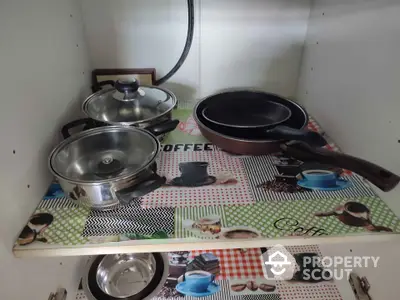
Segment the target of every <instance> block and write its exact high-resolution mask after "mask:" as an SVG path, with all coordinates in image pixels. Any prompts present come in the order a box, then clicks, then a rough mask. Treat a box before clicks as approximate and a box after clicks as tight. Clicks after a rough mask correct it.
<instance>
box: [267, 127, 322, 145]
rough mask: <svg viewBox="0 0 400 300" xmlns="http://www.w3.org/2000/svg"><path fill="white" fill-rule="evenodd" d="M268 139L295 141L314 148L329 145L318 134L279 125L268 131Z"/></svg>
mask: <svg viewBox="0 0 400 300" xmlns="http://www.w3.org/2000/svg"><path fill="white" fill-rule="evenodd" d="M267 133H268V137H270V138H271V139H277V140H281V139H284V140H295V141H302V142H306V143H308V144H310V145H312V146H316V147H322V146H325V145H326V144H327V142H326V140H325V139H324V137H323V136H322V135H320V134H319V133H318V132H314V131H309V130H302V129H295V128H291V127H288V126H283V125H278V126H275V127H274V128H272V129H269V130H268V131H267Z"/></svg>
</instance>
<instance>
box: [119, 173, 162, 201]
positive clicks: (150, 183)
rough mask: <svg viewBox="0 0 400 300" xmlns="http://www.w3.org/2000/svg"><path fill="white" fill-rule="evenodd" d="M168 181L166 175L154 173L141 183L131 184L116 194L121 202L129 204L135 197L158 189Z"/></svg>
mask: <svg viewBox="0 0 400 300" xmlns="http://www.w3.org/2000/svg"><path fill="white" fill-rule="evenodd" d="M166 181H167V179H166V178H165V177H161V176H158V175H157V174H153V175H152V176H150V178H148V179H147V180H146V181H144V182H142V183H139V184H134V185H133V186H130V187H128V188H126V189H123V190H120V191H117V192H116V193H115V194H116V196H117V198H118V200H119V201H120V202H121V204H123V205H128V204H129V203H131V201H132V200H134V199H135V198H139V197H143V196H145V195H147V194H149V193H151V192H152V191H154V190H156V189H158V188H159V187H161V186H162V185H163V184H165V182H166Z"/></svg>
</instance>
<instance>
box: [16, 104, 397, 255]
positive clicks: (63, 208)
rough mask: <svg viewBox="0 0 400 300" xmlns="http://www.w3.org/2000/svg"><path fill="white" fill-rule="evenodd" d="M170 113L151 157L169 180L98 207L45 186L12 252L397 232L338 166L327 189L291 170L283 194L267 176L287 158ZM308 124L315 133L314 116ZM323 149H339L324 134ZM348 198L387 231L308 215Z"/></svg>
mask: <svg viewBox="0 0 400 300" xmlns="http://www.w3.org/2000/svg"><path fill="white" fill-rule="evenodd" d="M175 117H177V118H179V119H180V120H181V123H180V125H179V128H178V129H177V130H175V131H174V132H173V133H171V134H170V135H169V136H168V138H167V139H166V140H165V141H164V143H163V151H162V153H161V154H160V156H159V158H158V172H159V173H160V174H163V175H164V176H166V177H167V179H168V182H169V184H168V185H166V186H164V187H162V188H160V189H158V190H157V191H155V192H153V193H152V194H150V195H148V196H146V197H144V198H142V199H141V200H140V201H137V202H135V203H132V204H131V205H129V206H123V207H120V208H118V209H115V210H113V211H107V212H101V211H91V210H89V209H86V208H82V207H79V206H78V205H76V204H75V203H72V201H70V200H69V199H67V198H65V197H64V195H63V194H62V192H60V191H58V192H57V186H56V185H53V186H52V189H51V191H49V192H48V194H47V195H46V197H44V199H43V200H42V201H41V202H40V204H39V206H38V207H37V209H36V211H35V212H34V214H33V216H32V217H31V219H30V220H29V221H28V224H27V226H26V227H25V232H24V234H25V236H24V238H20V239H18V240H17V242H16V244H15V246H14V249H13V252H14V255H15V256H16V257H28V256H78V255H96V254H111V253H123V252H124V253H128V252H165V251H175V250H176V251H180V250H200V249H201V250H208V249H229V248H256V247H267V246H272V245H276V244H282V245H310V244H330V243H344V242H382V241H389V240H399V235H397V234H395V233H398V232H400V221H399V219H398V217H397V216H396V215H395V214H394V213H393V212H392V211H391V210H390V208H389V207H388V206H387V205H386V204H385V202H384V201H382V200H381V199H380V198H379V197H378V196H377V195H376V194H375V192H374V191H373V190H372V189H371V187H370V186H369V185H368V184H367V183H366V182H365V181H364V180H363V179H362V178H361V177H359V176H358V175H356V174H354V173H351V172H348V171H345V172H344V173H343V175H342V178H343V179H344V180H347V181H348V182H349V183H350V184H349V187H348V188H345V189H341V190H336V191H330V192H328V191H311V190H307V189H299V188H296V187H297V181H296V178H295V177H293V178H294V179H293V178H292V179H291V181H290V183H285V184H286V185H290V186H291V188H287V189H285V190H286V192H282V191H277V190H279V189H280V187H275V185H274V184H272V183H273V181H274V180H275V178H276V177H275V176H276V175H279V173H278V168H277V166H276V165H277V164H278V165H281V164H283V163H287V162H288V159H289V158H284V157H281V156H275V157H273V156H269V155H268V156H260V157H247V156H233V155H231V154H228V153H225V152H223V151H221V150H220V149H217V148H216V147H215V146H213V145H211V144H209V143H208V142H207V141H206V140H205V139H204V138H203V137H202V136H201V135H199V132H198V130H197V128H196V126H195V123H194V120H193V119H192V118H191V111H190V110H178V111H175ZM310 128H311V129H313V130H317V131H320V132H322V130H321V128H320V127H319V125H318V124H317V123H316V122H315V121H314V120H312V121H311V123H310ZM327 138H328V137H327ZM328 140H329V138H328ZM328 148H330V149H332V150H338V148H337V146H336V145H335V144H334V143H333V142H331V141H330V143H329V145H328ZM191 161H203V162H208V169H207V170H208V174H209V177H208V178H207V180H205V181H203V182H202V183H201V184H199V185H202V186H199V187H178V186H177V185H182V184H181V182H184V178H182V177H181V172H180V170H179V163H181V162H191ZM296 163H299V162H293V161H292V162H291V164H296ZM177 178H178V179H179V180H178V179H177ZM293 180H295V182H294V183H293V182H292V181H293ZM265 182H269V184H265ZM293 186H294V188H293ZM289 190H290V191H291V193H289V192H288V191H289ZM349 202H350V204H349ZM354 202H356V203H357V205H358V206H359V207H364V208H365V209H366V210H369V211H370V218H371V223H372V224H374V225H375V226H382V227H386V228H387V230H391V232H389V231H386V232H374V231H371V230H373V226H365V227H361V226H358V227H357V226H351V225H357V224H354V223H352V221H351V220H347V219H346V218H343V217H341V216H335V215H333V214H332V215H331V216H325V217H320V216H317V215H316V213H317V212H331V211H335V210H336V211H337V210H338V208H339V207H341V208H342V209H345V208H346V209H351V203H354ZM349 205H350V206H349ZM339 210H340V209H339ZM32 223H34V224H32ZM47 225H48V226H47ZM358 225H360V224H358ZM34 232H36V233H34ZM243 234H245V235H243ZM245 236H246V237H247V238H244V237H245ZM24 244H25V245H24Z"/></svg>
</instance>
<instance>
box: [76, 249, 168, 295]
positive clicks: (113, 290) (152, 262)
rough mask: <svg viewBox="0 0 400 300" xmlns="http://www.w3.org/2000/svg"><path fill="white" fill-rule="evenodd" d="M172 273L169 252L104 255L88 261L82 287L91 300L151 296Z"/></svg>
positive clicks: (156, 292) (155, 293) (158, 290)
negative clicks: (170, 272)
mask: <svg viewBox="0 0 400 300" xmlns="http://www.w3.org/2000/svg"><path fill="white" fill-rule="evenodd" d="M168 274H169V265H168V258H167V255H166V254H165V253H132V254H113V255H101V256H96V257H93V258H92V259H91V260H90V261H89V262H88V263H87V265H86V268H85V270H84V274H83V276H82V287H83V290H84V292H85V295H86V297H87V298H88V299H89V300H98V299H127V300H140V299H151V298H153V297H155V296H157V294H158V293H159V292H160V290H161V288H162V287H163V285H164V283H165V281H166V279H167V276H168Z"/></svg>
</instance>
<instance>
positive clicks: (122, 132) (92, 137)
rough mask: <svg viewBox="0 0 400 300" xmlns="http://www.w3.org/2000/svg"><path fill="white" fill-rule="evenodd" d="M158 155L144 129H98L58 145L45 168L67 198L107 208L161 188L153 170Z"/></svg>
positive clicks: (155, 142)
mask: <svg viewBox="0 0 400 300" xmlns="http://www.w3.org/2000/svg"><path fill="white" fill-rule="evenodd" d="M159 151H160V143H159V141H158V140H157V137H156V136H155V135H153V134H152V133H150V132H148V131H147V130H143V129H139V128H136V127H121V126H106V127H99V128H95V129H90V130H87V131H83V132H80V133H78V134H75V135H73V136H71V137H70V138H68V139H66V140H64V141H63V142H62V143H61V144H59V145H58V146H57V147H56V148H55V149H54V150H53V151H52V153H51V154H50V157H49V168H50V170H51V172H52V173H53V174H54V176H56V177H57V179H58V181H59V183H60V185H61V187H62V189H63V191H64V192H65V193H66V194H67V195H68V196H69V198H71V199H73V200H75V201H77V202H78V203H79V204H80V205H84V206H88V207H91V208H93V209H111V208H114V207H115V206H118V205H119V204H129V203H130V202H131V201H132V200H133V199H135V198H138V197H142V196H144V195H146V194H148V193H150V192H152V191H154V190H155V189H157V188H159V187H160V186H162V185H163V184H164V183H165V178H164V177H160V176H159V175H157V174H156V169H155V159H156V156H157V154H158V153H159Z"/></svg>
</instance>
